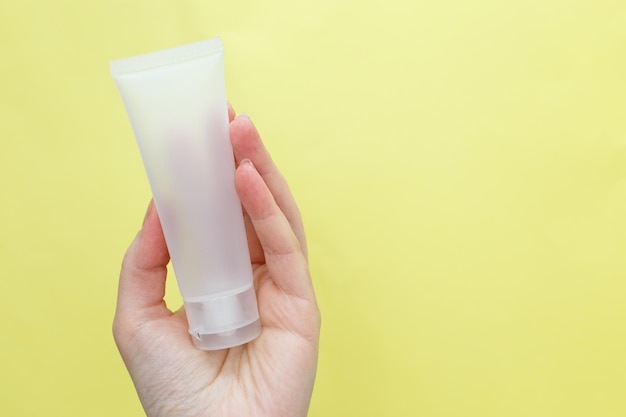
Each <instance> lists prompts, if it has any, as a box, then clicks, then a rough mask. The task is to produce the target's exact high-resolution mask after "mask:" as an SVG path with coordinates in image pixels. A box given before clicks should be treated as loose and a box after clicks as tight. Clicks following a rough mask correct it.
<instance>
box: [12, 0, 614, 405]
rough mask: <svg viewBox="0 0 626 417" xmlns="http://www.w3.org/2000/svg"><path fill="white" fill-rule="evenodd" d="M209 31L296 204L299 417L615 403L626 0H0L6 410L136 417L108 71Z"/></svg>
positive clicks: (126, 236) (124, 196)
mask: <svg viewBox="0 0 626 417" xmlns="http://www.w3.org/2000/svg"><path fill="white" fill-rule="evenodd" d="M215 35H221V36H222V38H223V42H224V44H225V48H226V64H225V65H226V78H227V80H226V81H227V89H228V93H229V98H230V100H231V101H232V102H233V104H234V105H235V107H236V108H237V109H238V110H240V111H246V112H247V113H249V114H251V116H252V117H253V119H254V120H255V121H256V123H257V125H258V127H259V129H260V130H261V132H262V134H263V136H264V137H265V140H266V142H267V144H268V146H269V147H270V149H271V151H272V153H273V155H274V156H275V159H276V160H277V162H278V163H279V165H280V166H281V168H282V169H283V171H284V173H285V174H286V176H287V177H288V179H289V181H290V183H291V186H292V188H293V191H294V193H295V194H296V197H297V199H298V201H299V204H300V206H301V209H302V212H303V215H304V217H305V221H306V227H307V231H308V238H309V242H310V249H311V260H312V264H311V269H312V272H313V276H314V280H315V286H316V290H317V293H318V297H319V303H320V306H321V308H322V312H323V331H322V341H321V354H320V362H319V373H318V379H317V384H316V388H315V392H314V397H313V401H312V405H311V412H310V415H311V416H314V417H318V416H319V417H321V416H426V417H453V416H454V417H457V416H458V417H461V416H462V417H472V416H476V417H490V416H494V417H496V416H497V417H501V416H507V417H516V416H532V417H552V416H563V417H576V416H581V417H582V416H585V417H586V416H602V417H605V416H607V417H608V416H621V417H623V416H624V415H626V333H625V330H626V307H625V302H624V298H625V295H626V281H625V274H626V260H625V254H626V117H625V116H626V113H625V111H626V4H625V3H624V2H623V1H622V0H619V1H609V0H603V1H597V0H581V1H575V0H561V1H559V0H541V1H540V0H537V1H528V0H520V1H508V2H507V1H499V0H498V1H496V0H477V1H465V0H444V1H425V0H419V1H376V2H374V1H357V0H350V1H336V0H318V1H293V0H280V1H246V2H229V1H221V2H217V1H209V0H205V1H178V0H170V1H162V0H149V1H148V0H141V1H101V2H96V1H70V0H64V1H54V2H53V1H47V2H46V1H41V0H40V1H21V2H19V1H3V2H2V3H0V118H1V122H0V190H1V192H2V196H1V197H0V261H1V263H0V267H1V275H2V280H1V281H0V282H1V283H2V286H1V288H0V308H1V309H2V310H1V315H0V324H1V326H0V330H1V333H2V334H1V336H0V378H1V379H0V415H3V416H12V417H13V416H132V415H135V416H139V415H142V411H141V408H140V404H139V401H138V400H137V398H136V394H135V392H134V390H133V387H132V384H131V381H130V378H129V377H128V375H127V374H126V371H125V368H124V367H123V364H122V361H121V360H120V358H119V355H118V353H117V351H116V349H115V346H114V343H113V340H112V337H111V332H110V325H111V319H112V315H113V310H114V304H115V296H116V285H117V274H118V269H119V264H120V260H121V258H122V255H123V253H124V251H125V249H126V246H127V245H128V243H129V242H130V240H131V238H132V237H133V236H134V233H135V232H136V230H137V229H138V227H139V225H140V223H141V219H142V216H143V212H144V210H145V207H146V205H147V202H148V199H149V195H150V193H149V189H148V183H147V180H146V177H145V174H144V172H143V166H142V164H141V160H140V157H139V153H138V151H137V148H136V145H135V143H134V138H133V135H132V131H131V127H130V124H129V122H128V120H127V117H126V113H125V111H124V107H123V104H122V101H121V99H120V97H119V94H118V91H117V89H116V87H115V85H114V83H113V81H112V79H111V77H110V75H109V70H108V61H109V60H111V59H114V58H120V57H125V56H129V55H133V54H137V53H142V52H147V51H152V50H158V49H162V48H165V47H170V46H175V45H178V44H182V43H186V42H191V41H195V40H200V39H205V38H208V37H211V36H215ZM169 289H170V290H171V294H170V296H168V297H169V300H170V302H172V303H178V302H179V298H178V296H177V295H176V294H175V292H174V291H175V290H176V289H175V287H174V286H171V285H170V287H169Z"/></svg>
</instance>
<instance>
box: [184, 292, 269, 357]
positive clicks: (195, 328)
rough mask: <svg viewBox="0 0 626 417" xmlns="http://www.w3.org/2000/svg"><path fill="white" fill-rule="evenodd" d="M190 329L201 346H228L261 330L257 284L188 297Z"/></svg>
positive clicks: (234, 344)
mask: <svg viewBox="0 0 626 417" xmlns="http://www.w3.org/2000/svg"><path fill="white" fill-rule="evenodd" d="M184 303H185V311H186V313H187V321H188V322H189V333H190V334H191V338H192V340H193V343H194V345H196V347H197V348H199V349H203V350H217V349H226V348H229V347H233V346H238V345H242V344H244V343H247V342H250V341H251V340H253V339H255V338H256V337H257V336H259V334H261V321H260V319H259V312H258V308H257V302H256V295H255V292H254V287H253V286H249V287H246V288H243V289H238V290H236V291H233V292H228V293H220V294H215V295H210V296H206V297H194V298H186V299H184Z"/></svg>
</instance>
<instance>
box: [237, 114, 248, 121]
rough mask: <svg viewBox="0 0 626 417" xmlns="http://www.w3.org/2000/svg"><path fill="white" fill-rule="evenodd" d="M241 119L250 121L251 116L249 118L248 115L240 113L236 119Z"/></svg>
mask: <svg viewBox="0 0 626 417" xmlns="http://www.w3.org/2000/svg"><path fill="white" fill-rule="evenodd" d="M240 117H243V118H244V119H248V120H250V116H248V113H239V114H238V115H237V117H235V119H239V118H240Z"/></svg>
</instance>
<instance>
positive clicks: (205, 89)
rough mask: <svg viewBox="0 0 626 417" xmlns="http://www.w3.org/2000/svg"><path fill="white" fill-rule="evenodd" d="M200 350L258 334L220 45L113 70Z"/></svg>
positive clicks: (154, 56) (156, 55)
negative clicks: (235, 176) (235, 181)
mask: <svg viewBox="0 0 626 417" xmlns="http://www.w3.org/2000/svg"><path fill="white" fill-rule="evenodd" d="M111 73H112V75H113V78H114V79H115V82H116V83H117V86H118V88H119V91H120V93H121V95H122V99H123V100H124V104H125V106H126V111H127V112H128V116H129V118H130V121H131V124H132V126H133V129H134V132H135V137H136V139H137V144H138V145H139V150H140V153H141V156H142V159H143V162H144V166H145V169H146V172H147V174H148V179H149V181H150V187H151V189H152V193H153V196H154V201H155V203H156V207H157V210H158V212H159V216H160V218H161V224H162V226H163V232H164V233H165V240H166V241H167V246H168V249H169V252H170V255H171V258H172V264H173V266H174V271H175V272H176V278H177V281H178V286H179V288H180V291H181V293H182V296H183V300H184V303H185V309H186V312H187V317H188V321H189V332H190V333H191V335H192V339H193V341H194V343H195V345H196V346H197V347H199V348H201V349H222V348H227V347H231V346H235V345H239V344H243V343H246V342H248V341H250V340H252V339H254V338H255V337H256V336H258V335H259V333H260V331H261V326H260V322H259V314H258V309H257V302H256V297H255V293H254V289H253V287H252V270H251V267H250V257H249V254H248V246H247V241H246V234H245V227H244V223H243V216H242V211H241V203H240V201H239V198H238V197H237V194H236V191H235V186H234V173H235V166H234V161H233V151H232V147H231V144H230V140H229V133H228V109H227V104H226V92H225V87H224V70H223V49H222V43H221V41H220V39H219V38H213V39H209V40H206V41H201V42H196V43H193V44H188V45H183V46H179V47H176V48H171V49H166V50H163V51H159V52H153V53H150V54H145V55H140V56H136V57H132V58H126V59H121V60H117V61H112V62H111Z"/></svg>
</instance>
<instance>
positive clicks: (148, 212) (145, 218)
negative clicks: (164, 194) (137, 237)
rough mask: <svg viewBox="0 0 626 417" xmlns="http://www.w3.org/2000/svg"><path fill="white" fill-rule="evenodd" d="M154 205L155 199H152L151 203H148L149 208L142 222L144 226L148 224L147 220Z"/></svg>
mask: <svg viewBox="0 0 626 417" xmlns="http://www.w3.org/2000/svg"><path fill="white" fill-rule="evenodd" d="M153 206H154V200H150V204H148V209H147V210H146V214H145V215H144V216H143V222H142V223H141V224H142V226H143V225H144V224H146V220H148V217H149V216H150V213H151V212H152V207H153Z"/></svg>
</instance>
